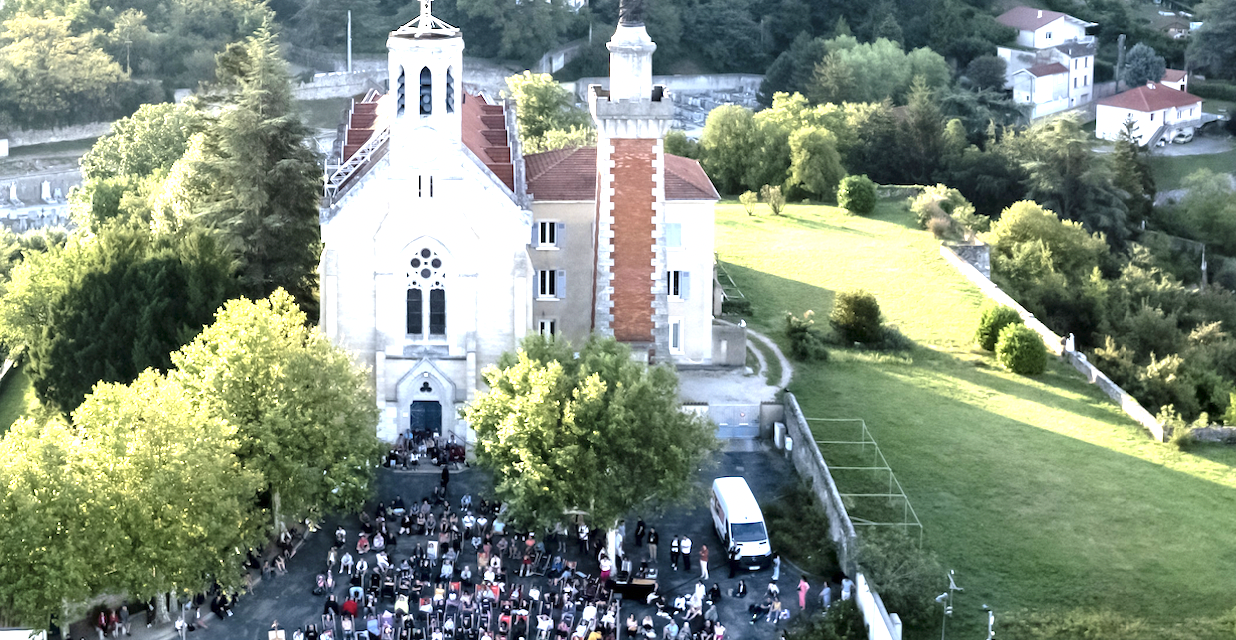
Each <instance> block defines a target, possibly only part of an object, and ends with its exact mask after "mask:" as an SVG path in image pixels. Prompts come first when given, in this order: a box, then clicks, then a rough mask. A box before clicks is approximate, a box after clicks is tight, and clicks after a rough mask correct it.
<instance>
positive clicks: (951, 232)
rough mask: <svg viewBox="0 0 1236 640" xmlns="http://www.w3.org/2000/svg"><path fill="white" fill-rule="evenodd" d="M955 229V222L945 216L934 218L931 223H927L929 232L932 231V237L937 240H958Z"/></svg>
mask: <svg viewBox="0 0 1236 640" xmlns="http://www.w3.org/2000/svg"><path fill="white" fill-rule="evenodd" d="M954 227H955V225H954V224H953V221H952V220H951V219H949V218H946V217H944V216H939V217H935V218H932V219H931V221H930V222H928V223H927V230H928V231H930V232H931V235H933V236H935V237H936V239H937V240H950V239H954V238H956V237H957V233H956V231H955V229H954Z"/></svg>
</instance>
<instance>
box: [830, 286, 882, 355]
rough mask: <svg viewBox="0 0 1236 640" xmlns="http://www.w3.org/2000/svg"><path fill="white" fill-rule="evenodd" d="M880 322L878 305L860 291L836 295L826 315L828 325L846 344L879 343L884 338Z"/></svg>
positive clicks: (868, 295) (868, 294) (872, 296)
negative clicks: (831, 307) (831, 308)
mask: <svg viewBox="0 0 1236 640" xmlns="http://www.w3.org/2000/svg"><path fill="white" fill-rule="evenodd" d="M881 322H882V319H881V315H880V303H879V302H877V301H876V298H875V296H874V295H872V294H870V293H868V292H866V291H863V290H862V289H855V290H852V291H842V292H841V293H838V294H837V297H836V299H835V300H834V301H833V310H832V312H831V313H830V314H828V324H829V325H831V326H832V328H833V331H835V332H836V333H837V335H838V336H839V337H840V338H841V339H842V340H845V341H846V342H847V343H850V342H861V343H864V344H869V343H873V342H879V341H880V340H881V339H882V338H883V337H884V327H883V326H882V325H881Z"/></svg>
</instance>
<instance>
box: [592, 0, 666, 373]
mask: <svg viewBox="0 0 1236 640" xmlns="http://www.w3.org/2000/svg"><path fill="white" fill-rule="evenodd" d="M606 46H607V47H608V48H609V52H610V55H609V90H608V91H607V90H605V89H603V88H602V87H600V86H598V85H592V86H590V87H589V88H588V103H589V109H590V111H591V112H592V118H593V120H594V121H595V122H596V126H597V209H596V229H597V237H596V280H595V282H594V283H593V315H592V326H593V329H594V330H595V331H597V332H599V333H602V334H607V335H612V336H614V337H615V338H617V339H618V340H620V341H622V342H625V343H627V344H629V345H631V347H632V350H633V351H635V352H636V353H640V352H644V351H646V352H647V353H648V354H649V358H650V360H652V361H655V362H668V361H669V360H670V354H669V318H668V314H667V296H668V292H667V290H666V284H665V283H666V279H665V277H666V273H665V210H664V204H665V149H664V138H665V134H666V133H667V132H668V131H669V128H670V125H671V123H672V122H673V117H674V105H673V103H672V102H671V101H670V99H669V97H668V96H667V95H666V93H665V87H663V86H653V84H652V53H653V52H654V51H656V49H657V45H656V44H655V43H653V41H652V39H651V38H649V37H648V30H647V29H646V28H645V27H644V0H622V2H621V4H620V7H619V20H618V29H617V30H616V31H615V32H614V37H613V38H612V39H611V40H610V41H609V43H608V44H607V45H606Z"/></svg>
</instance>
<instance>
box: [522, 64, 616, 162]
mask: <svg viewBox="0 0 1236 640" xmlns="http://www.w3.org/2000/svg"><path fill="white" fill-rule="evenodd" d="M506 86H507V91H508V92H509V95H510V96H511V97H513V98H515V111H516V113H518V114H519V140H520V143H521V144H523V145H524V148H525V150H526V151H528V152H530V153H536V152H538V151H542V150H544V151H547V150H548V149H544V147H545V146H546V144H545V140H546V137H547V136H549V135H551V132H554V131H572V130H589V129H592V123H591V120H590V119H589V117H588V113H587V112H585V111H584V110H583V109H580V108H578V107H576V106H575V97H574V96H573V95H571V92H570V91H567V90H566V89H564V88H563V87H562V85H561V84H558V82H557V81H556V80H554V78H553V76H551V75H549V74H548V73H535V74H534V73H532V72H530V71H524V72H523V73H520V74H516V75H513V76H510V77H508V78H507V79H506ZM594 135H595V133H594Z"/></svg>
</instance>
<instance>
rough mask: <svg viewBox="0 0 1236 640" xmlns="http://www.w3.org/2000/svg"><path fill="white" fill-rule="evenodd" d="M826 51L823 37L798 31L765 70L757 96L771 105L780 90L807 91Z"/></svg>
mask: <svg viewBox="0 0 1236 640" xmlns="http://www.w3.org/2000/svg"><path fill="white" fill-rule="evenodd" d="M838 19H839V20H841V19H842V18H838ZM842 25H843V26H844V23H842ZM825 52H826V49H825V48H824V39H823V38H812V37H811V36H810V34H808V33H807V32H806V31H802V32H799V34H798V35H797V36H796V37H795V38H794V42H792V43H791V44H790V47H789V48H788V49H786V50H785V51H782V52H781V55H779V56H777V59H776V60H774V61H773V63H772V65H770V66H769V67H768V71H766V72H765V73H764V80H763V81H762V82H761V83H760V92H759V94H758V95H757V96H756V99H757V100H759V102H760V104H762V105H764V106H770V105H771V104H772V99H773V95H774V94H776V93H778V92H785V93H803V94H805V93H807V91H808V89H809V88H810V86H811V83H812V78H813V77H814V75H815V65H816V63H818V62H820V61H821V60H823V59H824V55H825ZM825 102H832V100H826V101H825Z"/></svg>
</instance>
